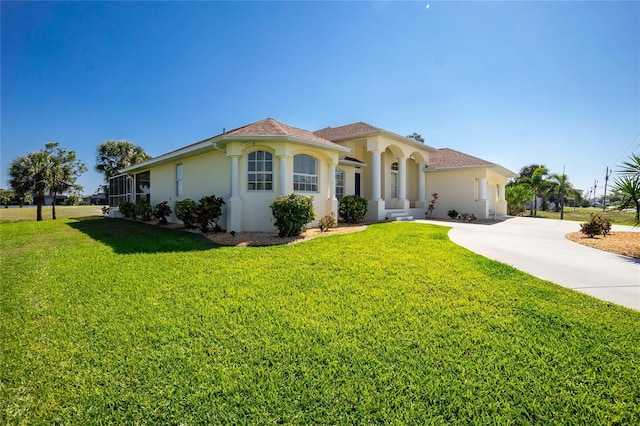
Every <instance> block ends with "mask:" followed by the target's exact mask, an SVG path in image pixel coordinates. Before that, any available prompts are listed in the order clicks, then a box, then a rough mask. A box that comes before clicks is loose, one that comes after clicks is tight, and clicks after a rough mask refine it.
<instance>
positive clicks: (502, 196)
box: [498, 184, 504, 201]
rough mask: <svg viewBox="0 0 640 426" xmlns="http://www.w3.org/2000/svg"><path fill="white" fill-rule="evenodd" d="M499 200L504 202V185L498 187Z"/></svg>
mask: <svg viewBox="0 0 640 426" xmlns="http://www.w3.org/2000/svg"><path fill="white" fill-rule="evenodd" d="M498 200H500V201H504V185H503V184H500V185H498Z"/></svg>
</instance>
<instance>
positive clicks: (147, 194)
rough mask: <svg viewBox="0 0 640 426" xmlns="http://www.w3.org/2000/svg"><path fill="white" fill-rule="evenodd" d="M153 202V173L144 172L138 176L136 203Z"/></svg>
mask: <svg viewBox="0 0 640 426" xmlns="http://www.w3.org/2000/svg"><path fill="white" fill-rule="evenodd" d="M140 200H142V201H151V173H150V172H142V173H138V174H137V175H136V201H140Z"/></svg>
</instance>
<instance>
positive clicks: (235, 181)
mask: <svg viewBox="0 0 640 426" xmlns="http://www.w3.org/2000/svg"><path fill="white" fill-rule="evenodd" d="M239 181H240V172H239V168H238V156H237V155H234V156H232V157H231V198H236V197H238V194H239V190H238V189H239V187H240V185H239Z"/></svg>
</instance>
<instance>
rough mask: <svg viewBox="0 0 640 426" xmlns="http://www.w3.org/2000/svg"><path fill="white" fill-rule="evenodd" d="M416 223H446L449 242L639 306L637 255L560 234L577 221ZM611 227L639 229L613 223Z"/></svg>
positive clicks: (563, 283) (595, 294)
mask: <svg viewBox="0 0 640 426" xmlns="http://www.w3.org/2000/svg"><path fill="white" fill-rule="evenodd" d="M417 222H422V223H430V224H434V225H441V226H450V227H451V228H452V229H451V230H450V231H449V238H450V239H451V241H453V242H454V243H456V244H458V245H460V246H462V247H465V248H467V249H469V250H471V251H473V252H475V253H478V254H481V255H483V256H485V257H488V258H490V259H493V260H497V261H499V262H502V263H506V264H508V265H511V266H513V267H514V268H517V269H519V270H521V271H524V272H527V273H529V274H531V275H534V276H536V277H538V278H542V279H544V280H548V281H552V282H554V283H556V284H560V285H561V286H564V287H567V288H570V289H573V290H576V291H580V292H582V293H586V294H588V295H590V296H593V297H597V298H598V299H601V300H605V301H607V302H612V303H616V304H618V305H622V306H626V307H628V308H631V309H637V310H640V260H639V259H633V258H630V257H626V256H620V255H616V254H612V253H608V252H605V251H602V250H598V249H594V248H590V247H586V246H583V245H580V244H577V243H574V242H572V241H570V240H568V239H567V238H565V235H566V234H568V233H570V232H575V231H578V230H579V223H578V222H574V221H560V220H551V219H539V218H536V219H534V218H528V217H508V218H506V219H505V220H503V221H499V222H492V223H488V224H482V223H461V222H443V221H436V220H418V221H417ZM612 231H629V232H638V231H640V229H638V228H633V227H630V226H621V225H614V226H613V227H612Z"/></svg>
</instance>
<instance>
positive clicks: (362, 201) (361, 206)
mask: <svg viewBox="0 0 640 426" xmlns="http://www.w3.org/2000/svg"><path fill="white" fill-rule="evenodd" d="M368 208H369V202H368V201H367V199H366V198H362V197H360V196H359V195H346V196H344V197H342V198H341V199H340V206H339V207H338V214H339V215H340V217H341V218H342V220H344V221H345V222H347V223H352V224H353V223H360V222H362V220H363V219H364V217H365V215H366V214H367V209H368Z"/></svg>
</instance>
